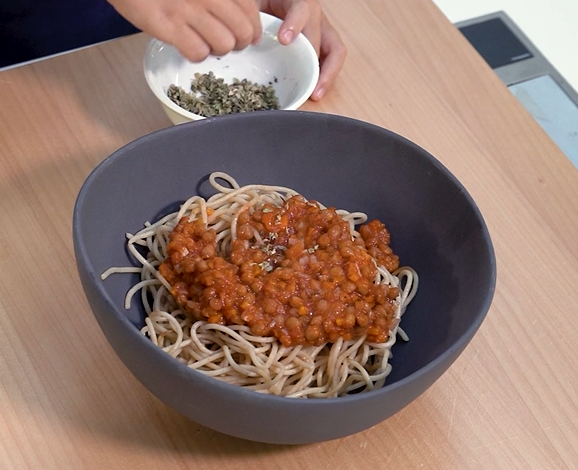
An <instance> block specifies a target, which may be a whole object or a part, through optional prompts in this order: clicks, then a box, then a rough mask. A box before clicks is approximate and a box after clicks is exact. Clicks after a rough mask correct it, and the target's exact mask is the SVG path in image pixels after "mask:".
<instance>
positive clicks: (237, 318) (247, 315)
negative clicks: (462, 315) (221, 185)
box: [159, 196, 399, 346]
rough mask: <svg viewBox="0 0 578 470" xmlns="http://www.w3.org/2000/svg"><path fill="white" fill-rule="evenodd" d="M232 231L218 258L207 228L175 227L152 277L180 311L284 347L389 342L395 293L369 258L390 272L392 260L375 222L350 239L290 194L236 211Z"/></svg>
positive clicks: (340, 225)
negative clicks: (164, 285) (277, 202)
mask: <svg viewBox="0 0 578 470" xmlns="http://www.w3.org/2000/svg"><path fill="white" fill-rule="evenodd" d="M236 231H237V238H236V240H234V241H233V243H232V248H231V253H230V254H229V255H228V256H227V258H226V259H225V258H224V257H222V256H220V255H219V253H217V248H216V243H215V239H216V233H215V231H214V230H212V229H208V230H207V229H206V228H205V227H204V225H203V223H202V222H201V221H200V220H197V221H193V222H189V221H188V220H187V219H186V218H183V219H181V220H180V221H179V222H178V224H177V226H176V227H175V229H174V230H173V232H172V233H171V234H170V242H169V244H168V247H167V249H168V257H167V259H166V260H165V261H164V262H163V263H162V264H161V266H160V268H159V271H160V274H161V275H162V276H163V277H164V278H165V279H166V280H167V281H168V282H169V284H170V285H171V287H172V289H171V293H172V295H173V296H174V298H175V299H176V301H177V303H178V304H179V306H180V307H181V308H182V309H184V310H186V311H187V312H189V313H190V314H192V315H194V317H195V318H197V319H205V320H207V321H209V322H212V323H220V324H223V325H248V326H249V327H250V329H251V332H252V333H253V334H255V335H258V336H274V337H276V338H278V339H279V341H280V342H281V343H282V344H283V345H284V346H295V345H320V344H322V343H324V342H335V341H336V340H337V339H338V338H343V339H344V340H350V339H355V338H359V337H360V336H362V335H367V339H366V340H367V341H370V342H384V341H386V340H387V339H388V336H389V330H390V327H391V326H392V320H393V317H394V314H395V311H396V308H397V303H396V298H397V297H398V295H399V289H398V288H396V287H389V286H387V285H376V284H375V283H374V279H375V276H376V271H377V268H376V266H375V263H374V261H373V258H375V259H376V260H377V262H378V263H379V264H380V265H382V266H384V267H385V268H386V269H387V270H388V271H390V272H392V271H394V270H395V269H397V267H398V266H399V259H398V257H397V255H395V254H394V253H393V252H392V250H391V248H390V247H389V242H390V235H389V232H388V231H387V229H386V228H385V226H384V225H383V224H382V223H381V222H379V221H378V220H373V221H371V222H369V223H367V224H365V225H363V226H361V227H360V229H359V233H360V235H361V238H359V239H352V236H351V233H350V230H349V224H348V223H347V222H346V221H344V220H343V219H342V218H341V217H340V216H339V215H338V214H337V213H336V211H335V209H334V208H327V209H320V207H319V206H318V204H317V203H316V202H314V201H310V202H308V201H306V200H305V199H304V198H303V197H301V196H294V197H292V198H290V199H288V200H287V201H286V203H285V204H284V205H283V206H282V207H280V208H278V207H275V206H273V205H270V204H265V205H263V206H261V207H259V208H256V209H255V210H253V211H252V212H251V211H245V212H243V213H242V214H241V215H240V216H239V218H238V223H237V227H236ZM255 233H257V234H258V235H259V237H260V239H261V242H260V243H257V240H258V239H259V238H258V237H256V236H255Z"/></svg>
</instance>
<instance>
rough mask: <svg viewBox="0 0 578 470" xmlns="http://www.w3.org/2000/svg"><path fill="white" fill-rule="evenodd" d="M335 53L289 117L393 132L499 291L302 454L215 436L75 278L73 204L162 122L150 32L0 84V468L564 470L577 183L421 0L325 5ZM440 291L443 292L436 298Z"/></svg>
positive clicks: (25, 69) (575, 310)
mask: <svg viewBox="0 0 578 470" xmlns="http://www.w3.org/2000/svg"><path fill="white" fill-rule="evenodd" d="M323 5H324V7H325V9H326V12H327V14H328V16H329V17H330V19H331V20H332V22H333V23H334V24H335V26H336V27H337V29H338V30H339V31H340V33H341V34H342V36H343V39H344V40H345V42H346V44H347V46H348V48H349V54H348V58H347V62H346V65H345V68H344V70H343V71H342V73H341V75H340V76H339V78H338V80H337V83H336V84H335V87H334V88H333V89H332V90H331V91H330V93H328V95H327V96H326V98H325V99H324V100H323V101H322V102H320V103H313V102H308V103H306V104H305V105H304V106H303V108H302V109H306V110H311V111H318V112H328V113H332V114H340V115H345V116H350V117H354V118H358V119H362V120H365V121H368V122H372V123H375V124H377V125H380V126H383V127H386V128H389V129H391V130H393V131H395V132H398V133H399V134H402V135H404V136H405V137H407V138H409V139H411V140H413V141H415V142H416V143H417V144H419V145H421V146H423V147H424V148H426V149H427V150H428V151H430V152H431V153H432V154H433V155H434V156H436V157H437V158H438V159H439V160H440V161H441V162H442V163H444V164H445V165H446V166H447V167H448V168H449V169H450V170H451V171H452V172H453V173H454V174H455V175H456V176H457V177H458V178H459V179H460V180H461V181H462V183H463V184H464V185H465V187H466V188H467V189H468V191H469V192H470V193H471V195H472V196H473V197H474V199H475V201H476V202H477V203H478V205H479V207H480V210H481V211H482V213H483V215H484V217H485V219H486V222H487V224H488V227H489V229H490V232H491V235H492V238H493V242H494V245H495V249H496V256H497V261H498V284H497V290H496V295H495V298H494V302H493V304H492V307H491V309H490V311H489V313H488V316H487V319H486V320H485V322H484V323H483V325H482V327H481V329H480V330H479V332H478V333H477V335H476V336H475V337H474V339H473V340H472V342H471V343H470V345H469V346H468V347H467V348H466V350H465V351H464V353H463V354H462V355H461V356H460V358H459V359H458V360H457V361H456V363H455V364H454V365H453V366H452V367H451V368H450V369H449V370H448V372H447V373H446V374H445V375H444V376H443V377H442V378H441V379H440V380H439V381H437V382H436V383H435V384H434V385H433V386H432V387H431V388H430V389H429V390H428V391H427V392H426V393H425V394H423V395H422V396H421V397H420V398H419V399H417V400H416V401H415V402H413V403H412V404H411V405H410V406H408V407H407V408H406V409H404V410H403V411H401V412H399V413H398V414H396V415H395V416H393V417H392V418H390V419H388V420H386V421H385V422H383V423H381V424H379V425H377V426H375V427H373V428H372V429H369V430H367V431H364V432H361V433H359V434H356V435H353V436H350V437H347V438H344V439H340V440H335V441H330V442H325V443H321V444H314V445H308V446H296V447H292V446H275V445H265V444H259V443H253V442H247V441H243V440H240V439H236V438H232V437H228V436H225V435H222V434H219V433H216V432H214V431H211V430H209V429H206V428H204V427H201V426H200V425H197V424H196V423H194V422H191V421H188V420H187V419H185V418H183V417H181V416H179V415H178V414H176V413H175V412H174V411H172V410H171V409H169V408H167V407H166V406H164V405H163V404H162V403H160V402H159V401H158V400H157V399H156V398H154V397H153V396H152V395H151V394H149V392H148V391H147V390H145V389H144V387H143V386H142V385H140V383H138V382H137V381H136V379H134V378H133V377H132V375H131V374H130V373H129V372H128V371H127V370H126V369H125V368H124V366H123V365H122V364H121V362H120V361H119V360H118V358H117V357H116V356H115V354H114V353H113V351H112V349H111V348H110V346H109V345H108V343H107V342H106V339H105V338H104V336H103V334H102V333H101V331H100V329H99V327H98V325H97V324H96V321H95V320H94V318H93V316H92V314H91V312H90V309H89V307H88V304H87V302H86V300H85V298H84V294H83V292H82V289H81V286H80V282H79V280H78V277H77V273H76V267H75V262H74V255H73V249H72V239H71V220H72V210H73V205H74V202H75V198H76V195H77V193H78V191H79V189H80V187H81V185H82V183H83V181H84V179H85V178H86V176H87V175H88V174H89V172H90V171H91V170H92V169H93V168H94V167H95V166H96V165H97V164H98V163H99V162H100V161H102V160H103V159H104V158H105V157H106V156H107V155H109V154H110V153H111V152H112V151H114V150H115V149H117V148H118V147H120V146H122V145H124V144H126V143H128V142H130V141H131V140H134V139H135V138H137V137H140V136H142V135H144V134H147V133H149V132H151V131H154V130H156V129H161V128H164V127H168V126H170V125H171V124H170V121H169V120H168V118H167V117H166V116H165V115H164V113H163V111H162V110H161V108H160V105H159V104H158V103H157V102H156V98H154V96H153V95H152V93H151V92H150V90H149V89H148V87H147V85H146V83H145V80H144V77H143V73H142V57H143V53H144V49H145V46H146V43H147V41H148V40H149V39H150V38H149V37H147V36H146V35H144V34H139V35H135V36H131V37H128V38H124V39H120V40H115V41H111V42H107V43H104V44H100V45H98V46H94V47H90V48H87V49H84V50H81V51H76V52H73V53H69V54H66V55H63V56H59V57H55V58H51V59H47V60H44V61H40V62H37V63H33V64H29V65H25V66H22V67H19V68H15V69H11V70H7V71H4V72H0V468H6V469H28V468H38V469H121V468H127V469H161V468H163V469H165V468H171V469H199V470H202V469H217V468H219V469H226V470H233V469H239V470H240V469H247V468H251V469H256V468H271V469H275V468H280V469H295V470H296V469H315V470H322V469H328V470H329V469H331V470H334V469H335V470H336V469H366V468H383V469H385V468H396V469H417V468H431V469H460V470H462V469H464V470H466V469H566V468H568V469H572V468H578V406H577V402H578V397H577V391H578V367H577V366H576V357H577V356H578V287H577V286H578V171H577V170H576V169H575V168H574V167H573V166H572V165H571V163H570V162H569V160H568V159H567V158H566V157H565V156H564V155H563V154H562V153H561V151H560V150H559V149H558V148H557V147H556V146H555V144H554V143H553V142H552V141H551V140H550V138H549V137H548V136H547V135H546V134H545V133H544V132H543V131H542V130H541V128H540V127H539V126H538V125H537V124H536V123H535V122H534V120H533V119H532V118H531V116H530V115H529V114H528V113H527V112H526V111H525V110H524V109H523V108H522V106H521V105H520V104H519V103H518V102H517V100H516V99H515V97H514V96H513V95H512V94H511V93H510V92H509V91H508V90H507V88H506V87H505V86H504V85H503V84H502V83H501V82H500V80H499V79H498V77H497V76H496V75H495V74H494V73H493V71H492V70H491V69H490V68H489V67H488V66H487V65H486V63H485V62H484V61H483V60H482V59H481V58H480V57H479V56H478V55H477V53H476V52H475V50H474V49H473V48H472V47H471V46H470V45H469V44H468V43H467V41H466V40H465V39H464V38H463V37H462V36H461V34H460V33H459V31H457V30H456V29H455V28H454V27H453V26H452V25H451V24H450V23H449V21H448V20H447V19H446V18H445V17H444V16H443V15H442V13H441V12H440V11H439V10H438V9H437V8H436V7H435V6H434V4H433V3H431V2H430V1H429V0H408V1H406V2H400V1H393V0H359V1H356V2H351V1H346V0H332V1H330V0H325V1H323ZM448 289H451V286H448Z"/></svg>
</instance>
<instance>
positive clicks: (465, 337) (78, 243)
mask: <svg viewBox="0 0 578 470" xmlns="http://www.w3.org/2000/svg"><path fill="white" fill-rule="evenodd" d="M271 113H275V114H287V113H293V114H295V116H294V117H295V118H298V117H308V118H312V119H317V118H320V117H321V116H328V117H329V118H330V119H337V120H342V121H349V122H350V123H352V124H354V125H357V126H362V127H364V128H366V129H370V130H374V131H375V130H377V131H379V132H385V133H386V134H389V135H392V136H395V137H396V138H398V139H400V141H402V142H403V143H404V145H408V146H410V147H413V148H414V149H416V150H417V151H418V153H420V154H421V155H422V156H423V157H424V158H426V159H428V160H429V161H430V162H431V163H432V164H433V165H434V166H436V167H437V168H438V169H439V170H440V171H441V172H442V173H444V174H445V176H446V177H447V178H448V179H449V180H450V181H452V183H453V184H455V185H456V187H458V188H459V189H460V191H461V193H462V194H463V196H464V197H465V198H466V200H467V201H468V204H469V205H470V207H471V208H472V211H473V212H474V215H475V216H476V218H477V219H478V221H479V223H480V227H481V230H482V231H483V238H484V241H485V243H486V248H487V254H488V259H489V268H490V278H489V279H488V286H487V287H488V289H487V292H486V295H485V298H484V301H483V304H482V305H481V306H480V309H479V312H478V313H477V314H476V316H475V321H473V322H472V324H470V325H469V326H468V327H467V329H466V330H465V331H464V332H463V333H462V334H461V335H460V337H459V338H458V339H457V340H456V341H455V342H454V343H453V344H452V345H451V347H449V348H447V349H446V350H445V351H444V352H442V353H441V354H440V355H439V356H438V357H437V358H435V359H434V360H433V361H431V362H429V363H428V364H426V365H425V366H423V367H421V368H419V369H417V370H416V371H414V372H412V373H411V374H409V375H408V376H406V377H404V378H402V379H399V380H397V381H396V382H394V383H391V384H388V383H387V381H386V382H385V384H384V385H383V386H382V387H380V388H379V389H375V390H372V391H369V392H367V393H358V394H353V395H346V396H341V397H334V398H322V399H296V398H291V397H284V396H277V395H271V394H264V393H259V392H256V391H254V390H248V389H246V388H244V387H239V386H236V385H232V384H229V383H226V382H223V381H220V380H218V379H215V378H213V377H209V376H207V375H205V374H202V373H201V372H199V371H197V370H195V369H191V368H190V367H188V366H186V365H185V364H182V363H181V362H179V361H178V360H177V359H175V358H173V357H172V356H171V355H169V354H166V353H165V352H164V351H162V349H160V348H159V347H158V346H156V345H154V344H153V343H152V342H151V341H150V340H149V339H148V338H146V337H145V336H144V335H143V334H141V333H140V330H139V329H138V328H137V327H135V325H133V324H132V323H131V322H130V320H129V319H128V317H127V316H126V315H123V314H122V311H121V309H123V308H124V306H123V305H116V304H114V303H113V302H112V299H111V298H110V297H109V296H108V294H107V292H106V289H105V288H104V284H103V283H102V281H101V280H100V274H101V273H96V272H95V270H94V268H93V266H92V264H91V263H89V262H88V260H89V256H88V253H87V248H86V246H85V244H84V241H83V239H82V237H81V230H80V219H81V211H82V207H83V205H84V201H85V200H86V198H87V193H88V191H89V187H90V186H91V183H92V181H93V180H95V179H97V178H98V177H99V176H100V174H101V173H103V172H104V171H105V170H106V169H107V167H108V166H110V165H111V164H113V163H114V161H115V160H118V159H121V158H125V151H126V150H129V149H130V148H131V147H134V146H136V145H143V144H145V145H146V143H147V142H148V141H151V140H154V139H155V138H156V136H157V135H159V134H166V133H176V132H183V130H184V129H187V128H188V127H189V126H213V125H219V124H218V123H219V122H224V121H225V120H235V119H254V118H256V117H257V115H258V114H259V113H241V114H228V115H223V116H216V117H211V118H206V119H203V120H201V121H194V122H188V123H184V124H183V125H179V126H170V127H167V128H163V129H159V130H156V131H153V132H151V133H149V134H146V135H143V136H141V137H138V138H137V139H135V140H133V141H131V142H129V143H127V144H125V145H123V146H122V147H119V148H118V149H117V150H115V151H114V152H113V153H112V154H110V155H109V156H107V157H106V158H105V159H104V160H103V161H101V162H100V163H99V164H98V165H97V166H96V167H95V168H94V169H93V170H92V171H91V172H90V174H89V175H88V177H87V178H86V180H85V181H84V182H83V184H82V187H81V188H80V191H79V193H78V196H77V199H76V202H75V205H74V210H73V223H72V229H73V238H74V246H75V251H76V249H78V251H79V253H80V254H81V257H79V256H78V255H77V260H78V259H79V258H80V259H81V260H82V264H83V266H84V267H85V269H86V271H87V274H88V275H89V277H90V278H91V279H92V281H93V285H95V286H96V289H97V290H98V292H99V295H100V296H101V298H102V299H103V300H104V303H105V304H106V305H107V306H108V310H107V314H108V315H113V316H114V317H116V318H117V319H118V320H120V323H121V324H123V326H124V328H125V329H126V330H128V334H130V335H131V336H133V338H134V339H135V340H137V341H139V342H140V343H141V344H143V347H145V348H148V349H149V350H154V351H155V353H153V354H155V355H156V356H158V357H159V359H160V360H161V361H162V362H163V363H164V364H166V365H167V367H171V368H174V367H176V370H177V371H178V373H179V374H184V375H185V376H188V377H190V378H191V380H193V381H200V382H202V383H204V384H206V385H208V386H210V387H212V388H216V389H218V390H220V391H223V392H225V393H232V394H234V395H237V396H239V397H244V398H247V399H248V400H253V401H254V400H261V401H264V402H269V403H271V404H275V403H279V404H284V405H291V406H297V407H303V408H307V407H311V406H320V405H323V406H327V407H331V406H337V405H339V404H340V403H341V404H343V403H346V402H355V401H366V400H367V401H369V400H372V399H374V398H377V397H379V396H381V395H384V394H389V393H391V392H392V391H394V390H396V389H399V388H403V387H405V386H406V385H407V384H408V383H411V382H413V381H415V380H417V379H418V378H419V377H421V376H427V375H428V372H429V371H430V370H431V369H435V368H437V367H438V366H439V365H440V363H444V362H446V361H448V360H450V359H451V356H452V355H453V354H454V353H455V352H456V351H461V350H463V349H464V348H465V347H466V346H467V345H468V343H469V342H470V341H471V339H472V338H473V337H474V335H475V334H476V332H477V330H478V329H479V328H480V326H481V324H482V323H483V321H484V319H485V318H486V316H487V313H488V311H489V309H490V306H491V304H492V301H493V297H494V294H495V289H496V284H497V262H496V255H495V249H494V246H493V243H492V239H491V236H490V233H489V230H488V227H487V225H486V222H485V220H484V217H483V215H482V213H481V211H480V209H479V207H478V205H477V204H476V202H475V201H474V199H473V198H472V196H471V195H470V193H469V192H468V191H467V190H466V188H465V187H464V186H463V184H462V183H461V182H460V181H459V180H458V179H457V177H456V176H454V175H453V174H452V173H451V172H450V171H449V169H447V168H446V167H445V165H443V164H442V163H441V162H440V161H439V160H437V159H436V158H435V157H434V156H433V155H431V154H430V153H429V152H428V151H427V150H425V149H424V148H422V147H421V146H419V145H417V144H416V143H414V142H412V141H411V140H409V139H407V138H406V137H404V136H402V135H400V134H398V133H396V132H394V131H391V130H389V129H386V128H384V127H381V126H378V125H376V124H372V123H369V122H366V121H362V120H359V119H356V118H351V117H346V116H340V115H333V114H328V113H317V112H310V111H287V110H272V111H271ZM262 117H264V116H262ZM257 119H258V118H257ZM215 122H217V124H215ZM107 340H108V339H107ZM456 358H457V356H456ZM456 358H454V360H455V359H456ZM452 363H453V360H452V361H451V362H450V363H449V364H450V366H451V364H452ZM444 372H445V371H444ZM436 380H437V379H436Z"/></svg>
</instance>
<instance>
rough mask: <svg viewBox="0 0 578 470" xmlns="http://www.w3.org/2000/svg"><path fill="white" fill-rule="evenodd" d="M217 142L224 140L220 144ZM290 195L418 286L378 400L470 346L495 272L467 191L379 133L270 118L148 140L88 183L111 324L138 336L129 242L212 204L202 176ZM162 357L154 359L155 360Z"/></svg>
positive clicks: (89, 230)
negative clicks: (374, 222) (376, 245)
mask: <svg viewBox="0 0 578 470" xmlns="http://www.w3.org/2000/svg"><path fill="white" fill-rule="evenodd" d="M223 136H227V138H226V139H224V138H223ZM213 171H224V172H227V173H229V174H231V175H232V176H233V177H235V178H236V179H237V181H238V182H239V183H240V184H249V183H264V184H278V185H283V186H289V187H292V188H294V189H296V190H298V191H299V192H301V193H302V194H303V195H304V196H305V197H307V198H310V199H316V200H319V201H321V202H322V203H324V204H325V205H329V206H335V207H338V208H344V209H348V210H350V211H357V210H360V211H364V212H366V213H367V214H368V215H369V217H370V219H371V218H378V219H380V220H381V221H382V222H384V223H385V225H386V226H387V227H388V229H389V230H390V232H391V236H392V243H391V244H392V247H393V249H394V251H395V252H397V253H398V255H399V256H400V260H401V264H402V265H410V266H412V267H414V268H415V269H416V271H417V272H418V274H419V275H420V287H419V291H418V295H417V296H416V298H415V300H414V301H413V303H412V304H411V305H410V306H409V308H408V310H407V312H406V314H405V315H404V317H403V319H402V324H401V325H402V327H403V329H404V330H405V331H406V332H407V334H408V335H409V337H410V341H409V342H407V343H404V342H402V341H398V343H397V344H396V345H395V346H394V348H393V359H392V365H393V372H392V374H391V375H390V377H389V379H388V382H387V384H386V388H387V386H388V385H390V384H394V383H395V382H398V381H400V380H402V379H405V378H408V377H409V376H411V375H412V374H414V373H415V372H416V371H419V370H420V369H422V368H424V367H426V366H427V365H428V364H430V363H431V362H432V361H435V360H436V359H438V358H439V357H440V356H441V355H443V354H445V353H447V352H448V350H452V348H456V345H458V344H460V342H463V339H464V337H467V338H468V340H469V338H471V336H472V335H473V333H474V332H475V330H476V329H477V328H478V327H479V325H480V324H481V322H482V320H483V318H484V316H485V314H486V311H487V309H488V308H489V305H490V302H491V299H492V295H493V289H494V283H495V260H494V253H493V249H492V244H491V241H490V237H489V234H488V232H487V229H486V226H485V224H484V221H483V219H482V217H481V214H480V212H479V211H478V209H477V207H476V205H475V203H474V202H473V200H472V199H471V197H470V196H469V195H468V193H467V192H466V190H465V189H464V187H463V186H462V185H461V184H460V183H459V182H458V181H457V180H456V179H455V178H454V177H453V176H452V175H451V174H450V173H449V172H448V171H447V170H446V169H445V168H444V167H443V166H442V165H441V164H440V163H439V162H438V161H437V160H436V159H435V158H433V157H432V156H431V155H429V154H428V153H427V152H426V151H424V150H423V149H421V148H420V147H418V146H416V145H414V144H412V143H411V142H409V141H407V140H406V139H404V138H403V137H400V136H398V135H396V134H394V133H392V132H389V131H387V130H385V129H382V128H379V127H376V126H373V125H370V124H367V123H363V122H360V121H355V120H352V119H347V118H342V117H338V116H331V115H323V114H317V113H305V112H284V111H271V112H269V113H248V114H244V115H231V116H222V117H219V118H213V119H207V120H203V121H197V122H193V123H188V124H185V125H183V126H176V127H171V128H168V129H164V130H162V131H159V132H156V133H153V134H151V135H148V136H145V137H143V138H141V139H139V140H137V141H136V142H133V143H131V144H129V145H127V146H126V147H124V148H122V149H120V150H119V151H117V152H116V153H115V154H113V155H112V156H111V157H109V158H108V159H107V160H105V161H104V162H103V163H102V164H101V165H100V166H99V167H97V169H96V170H95V171H94V172H93V173H92V174H91V175H90V177H89V178H88V179H87V182H86V183H85V185H84V187H83V189H82V191H81V193H80V195H79V198H78V201H77V207H76V210H75V236H76V237H77V240H76V241H77V242H78V244H79V246H81V247H82V250H83V251H82V253H83V254H82V256H85V257H86V259H85V261H84V262H85V263H86V264H87V269H88V270H89V272H90V273H91V275H92V277H93V278H94V282H95V283H96V284H97V286H96V287H95V288H96V289H98V291H99V292H100V295H101V296H103V297H104V298H106V299H107V300H108V301H109V302H110V304H111V305H112V306H113V309H114V311H112V312H110V315H117V316H125V317H126V318H128V319H129V321H130V323H131V324H132V325H134V328H139V327H140V326H142V325H143V321H144V320H143V318H144V316H143V311H142V308H141V306H140V302H138V300H137V299H135V300H133V304H132V306H131V308H130V310H125V309H124V308H123V302H124V296H125V294H126V292H127V290H128V289H129V287H130V286H131V285H132V284H133V283H135V277H134V276H132V275H114V276H111V277H109V278H108V279H107V280H105V281H104V282H101V281H100V280H99V278H98V276H100V274H101V273H102V272H103V271H105V270H106V269H107V268H109V267H111V266H127V265H131V264H134V263H133V262H132V260H131V258H130V256H129V255H128V254H127V252H126V250H125V233H126V232H135V231H137V230H139V229H140V228H141V227H142V225H143V223H144V222H145V221H150V222H153V221H155V220H157V219H158V218H160V217H161V216H163V215H165V214H167V213H169V212H171V211H174V210H176V209H177V208H178V207H179V205H180V204H181V203H182V202H183V201H184V200H185V199H187V198H188V197H190V196H192V195H194V194H200V195H203V196H208V195H209V192H210V189H209V185H208V183H207V175H208V174H209V173H211V172H213ZM159 353H160V352H159Z"/></svg>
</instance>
